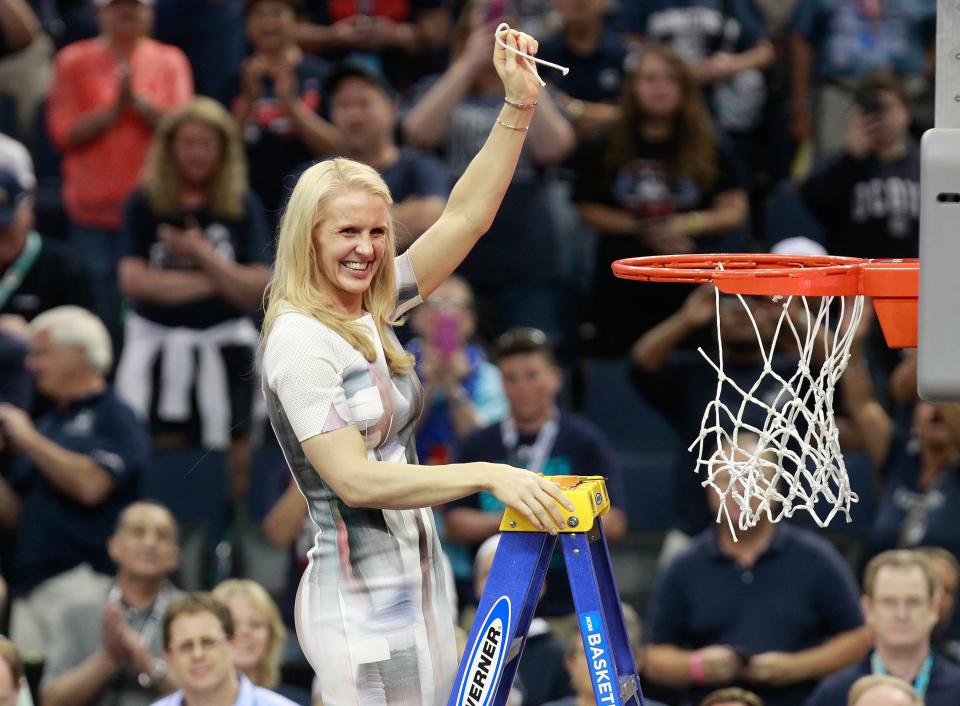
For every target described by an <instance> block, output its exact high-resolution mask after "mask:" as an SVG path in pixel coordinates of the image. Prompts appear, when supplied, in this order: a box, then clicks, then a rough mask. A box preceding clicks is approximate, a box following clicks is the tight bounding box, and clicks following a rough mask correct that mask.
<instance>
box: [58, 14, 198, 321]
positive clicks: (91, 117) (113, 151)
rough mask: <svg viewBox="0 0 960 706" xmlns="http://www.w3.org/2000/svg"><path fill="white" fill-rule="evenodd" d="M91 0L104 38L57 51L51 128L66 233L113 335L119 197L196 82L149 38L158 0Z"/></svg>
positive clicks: (180, 58)
mask: <svg viewBox="0 0 960 706" xmlns="http://www.w3.org/2000/svg"><path fill="white" fill-rule="evenodd" d="M95 3H96V5H97V7H98V8H99V9H98V19H99V24H100V34H99V36H98V37H97V38H96V39H89V40H84V41H80V42H76V43H74V44H71V45H69V46H68V47H66V48H65V49H63V50H62V51H61V52H60V53H59V54H57V57H56V60H55V64H54V76H53V82H52V84H51V87H50V97H49V101H48V105H47V125H48V128H49V131H50V134H51V136H52V138H53V141H54V143H55V144H56V145H57V147H58V148H59V149H60V150H61V151H62V152H63V163H62V170H63V198H64V202H65V204H66V210H67V214H68V215H69V216H70V219H71V221H72V223H73V225H72V229H71V233H70V239H71V241H72V243H73V244H74V246H75V247H76V248H77V249H78V250H79V251H81V252H83V253H84V257H85V259H86V262H87V263H88V265H89V267H90V269H91V271H92V273H93V276H94V282H95V285H96V291H97V297H98V306H99V307H100V311H101V315H102V317H103V318H104V321H105V323H106V324H107V327H108V329H109V330H110V331H111V332H113V334H114V336H115V337H116V336H117V335H118V334H117V331H118V327H119V313H120V300H119V295H118V293H117V273H116V264H117V259H118V257H119V243H118V242H117V241H118V237H117V232H118V231H119V229H120V226H121V223H122V221H123V202H124V200H125V199H126V197H127V195H128V194H129V193H130V192H131V191H132V190H133V188H134V187H135V186H136V184H137V181H138V180H139V178H140V171H141V169H142V168H143V163H144V158H145V157H146V154H147V149H148V147H149V145H150V139H151V136H152V135H153V131H154V128H155V127H156V126H157V124H158V122H159V121H160V118H161V117H162V115H163V114H164V113H165V112H167V111H168V110H170V109H171V108H174V107H176V106H178V105H180V104H182V103H184V102H186V101H187V100H188V99H189V98H190V96H191V95H192V94H193V80H192V78H191V75H190V67H189V66H188V64H187V60H186V58H185V57H184V55H183V53H182V52H181V51H180V50H179V49H176V48H174V47H170V46H167V45H164V44H160V43H158V42H155V41H153V40H152V39H149V38H148V36H147V35H148V33H149V31H150V25H151V22H152V17H153V0H95ZM106 165H109V167H107V166H106Z"/></svg>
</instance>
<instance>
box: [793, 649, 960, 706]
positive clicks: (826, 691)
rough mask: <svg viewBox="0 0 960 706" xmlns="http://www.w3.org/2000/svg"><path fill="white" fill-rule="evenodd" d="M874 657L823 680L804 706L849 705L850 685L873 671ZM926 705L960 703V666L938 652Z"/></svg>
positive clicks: (927, 692)
mask: <svg viewBox="0 0 960 706" xmlns="http://www.w3.org/2000/svg"><path fill="white" fill-rule="evenodd" d="M871 673H872V671H871V667H870V657H869V656H867V657H865V658H864V659H863V660H861V661H860V662H857V663H856V664H853V665H851V666H849V667H847V668H846V669H843V670H841V671H839V672H837V673H835V674H831V675H830V676H828V677H826V678H825V679H824V680H823V681H821V682H820V685H819V686H817V688H816V689H815V690H814V692H813V693H812V694H811V695H810V698H808V699H807V700H806V702H804V705H803V706H847V703H848V701H847V694H848V692H849V691H850V687H851V686H853V683H854V682H855V681H856V680H857V679H859V678H860V677H865V676H867V675H868V674H871ZM923 703H924V706H957V704H960V667H958V666H957V665H955V664H953V663H952V662H950V661H949V660H946V659H944V658H943V657H941V656H939V655H936V654H934V658H933V667H932V668H931V670H930V684H929V686H927V691H926V693H925V694H924V695H923Z"/></svg>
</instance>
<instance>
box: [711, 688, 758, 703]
mask: <svg viewBox="0 0 960 706" xmlns="http://www.w3.org/2000/svg"><path fill="white" fill-rule="evenodd" d="M700 706H763V701H762V700H761V699H760V697H759V696H757V695H756V694H754V693H753V692H752V691H747V690H746V689H741V688H739V687H736V686H732V687H730V688H728V689H717V690H716V691H712V692H710V693H709V694H707V698H705V699H704V700H703V701H701V702H700Z"/></svg>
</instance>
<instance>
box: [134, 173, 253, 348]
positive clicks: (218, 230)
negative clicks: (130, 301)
mask: <svg viewBox="0 0 960 706" xmlns="http://www.w3.org/2000/svg"><path fill="white" fill-rule="evenodd" d="M243 207H244V213H243V215H242V216H241V217H240V218H237V219H233V218H224V217H222V216H219V215H217V214H215V213H213V212H212V211H210V210H209V209H208V208H204V209H201V210H199V211H194V212H192V213H189V214H186V213H183V212H180V213H176V214H171V215H169V216H167V215H160V214H157V213H154V211H153V209H152V208H151V206H150V202H149V201H148V199H147V197H146V194H145V193H144V192H143V190H142V189H137V190H136V191H134V192H133V194H131V196H130V198H129V199H127V204H126V212H125V215H124V219H123V228H122V230H121V233H120V235H121V245H120V256H121V257H138V258H143V259H144V260H146V261H147V262H148V264H149V266H150V267H151V268H155V269H163V270H195V269H196V265H194V264H193V263H192V262H187V261H183V260H180V259H178V258H177V257H176V256H175V255H173V254H172V253H171V252H170V251H169V249H168V248H167V246H166V245H165V244H164V243H162V242H160V239H159V236H158V233H157V230H158V228H159V227H160V225H162V224H165V223H166V224H169V225H173V226H175V227H177V228H183V227H184V225H185V223H184V218H185V217H186V216H187V215H189V216H192V217H193V218H194V219H196V221H197V223H198V224H199V226H200V228H201V230H203V234H204V237H206V239H207V240H208V241H209V242H210V244H211V245H212V246H213V247H214V249H215V250H216V251H217V253H218V254H219V255H220V256H221V257H224V258H226V259H228V260H233V261H234V262H237V263H239V264H241V265H248V264H254V263H260V264H269V263H270V262H271V259H272V258H271V253H270V245H269V242H268V235H267V222H266V218H265V217H264V212H263V206H262V205H261V204H260V199H258V198H257V197H256V196H255V195H254V194H253V193H252V192H247V193H246V194H245V195H244V198H243ZM134 309H135V310H136V312H137V313H138V314H140V316H142V317H143V318H145V319H149V320H150V321H153V322H154V323H158V324H160V325H162V326H170V327H179V326H182V327H185V328H193V329H204V328H209V327H211V326H215V325H217V324H220V323H223V322H224V321H229V320H230V319H236V318H239V317H241V316H245V315H247V314H248V313H249V312H246V311H242V310H240V309H237V308H236V307H235V306H233V305H232V304H230V303H229V302H228V301H227V300H226V299H223V298H222V297H209V298H207V299H203V300H200V301H195V302H189V303H187V304H172V305H160V304H148V303H146V302H136V303H135V305H134Z"/></svg>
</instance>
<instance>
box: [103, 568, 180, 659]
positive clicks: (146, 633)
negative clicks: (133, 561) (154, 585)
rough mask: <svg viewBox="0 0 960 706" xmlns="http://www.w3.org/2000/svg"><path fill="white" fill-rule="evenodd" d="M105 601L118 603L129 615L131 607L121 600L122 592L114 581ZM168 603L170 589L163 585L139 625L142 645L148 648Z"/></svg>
mask: <svg viewBox="0 0 960 706" xmlns="http://www.w3.org/2000/svg"><path fill="white" fill-rule="evenodd" d="M107 603H108V604H109V603H120V605H121V606H123V609H124V612H125V613H127V615H128V616H129V611H130V610H131V609H130V608H129V607H128V606H127V605H126V604H125V603H124V602H123V594H122V593H121V592H120V587H119V586H117V584H115V583H114V584H113V585H112V586H110V592H109V593H108V594H107ZM168 603H170V591H169V590H168V588H167V587H166V586H165V587H164V588H161V589H160V593H158V594H157V597H156V598H155V599H154V600H153V605H152V606H151V607H150V614H149V615H148V616H147V619H146V620H145V621H144V623H143V625H141V626H140V630H139V631H138V633H137V634H138V635H139V636H140V641H141V642H142V643H143V646H144V647H146V648H147V649H148V650H149V649H150V645H151V644H152V643H153V638H154V636H156V634H157V629H158V628H159V627H160V621H161V620H163V614H164V613H165V612H166V610H167V604H168ZM128 622H129V617H128Z"/></svg>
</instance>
